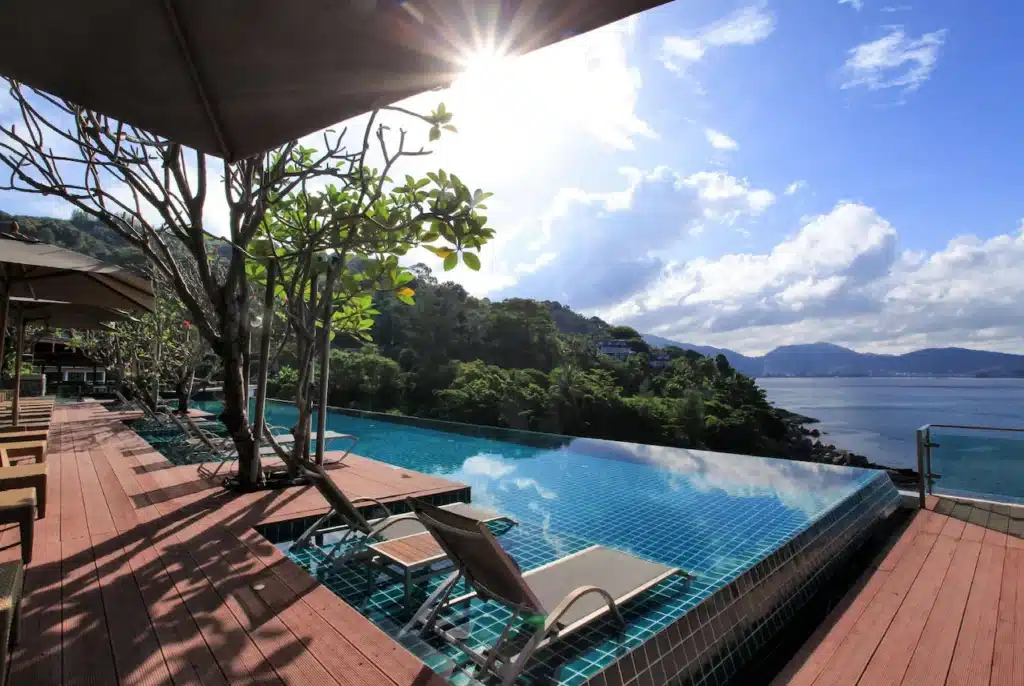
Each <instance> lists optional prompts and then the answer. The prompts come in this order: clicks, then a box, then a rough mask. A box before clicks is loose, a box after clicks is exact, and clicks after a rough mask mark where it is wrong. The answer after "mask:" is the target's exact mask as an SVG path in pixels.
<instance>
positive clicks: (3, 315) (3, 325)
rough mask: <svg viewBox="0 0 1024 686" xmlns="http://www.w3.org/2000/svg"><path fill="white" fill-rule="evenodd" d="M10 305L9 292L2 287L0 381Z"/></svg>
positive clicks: (2, 376)
mask: <svg viewBox="0 0 1024 686" xmlns="http://www.w3.org/2000/svg"><path fill="white" fill-rule="evenodd" d="M10 306H11V292H10V291H9V290H8V289H7V288H4V294H3V297H2V298H0V381H3V378H4V345H6V344H7V312H8V310H9V309H10Z"/></svg>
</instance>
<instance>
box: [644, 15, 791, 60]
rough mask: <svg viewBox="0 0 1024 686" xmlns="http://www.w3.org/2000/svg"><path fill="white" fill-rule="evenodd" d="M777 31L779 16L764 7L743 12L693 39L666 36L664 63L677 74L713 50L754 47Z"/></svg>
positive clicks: (663, 46)
mask: <svg viewBox="0 0 1024 686" xmlns="http://www.w3.org/2000/svg"><path fill="white" fill-rule="evenodd" d="M774 30H775V17H774V16H773V15H772V14H771V13H770V12H768V11H767V10H766V9H764V8H763V7H760V6H753V5H752V6H750V7H744V8H742V9H739V10H737V11H735V12H733V13H732V14H730V15H729V16H727V17H725V18H724V19H721V20H719V21H716V22H714V23H713V24H709V25H707V26H705V27H703V28H701V29H700V30H698V31H697V32H696V34H695V35H693V36H689V37H683V36H666V37H665V38H664V39H663V40H662V46H661V61H662V64H664V65H665V67H666V68H668V69H670V70H672V71H674V72H682V71H685V69H686V67H687V65H689V64H691V63H693V62H697V61H699V60H701V59H703V57H704V55H705V54H707V52H708V51H709V50H711V49H712V48H720V47H725V46H728V45H754V44H756V43H760V42H761V41H763V40H764V39H765V38H767V37H768V36H770V35H771V34H772V31H774Z"/></svg>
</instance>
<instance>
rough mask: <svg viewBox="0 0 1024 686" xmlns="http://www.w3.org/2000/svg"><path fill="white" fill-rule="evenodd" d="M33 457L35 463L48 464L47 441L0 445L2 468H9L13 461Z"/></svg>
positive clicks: (0, 463) (0, 465)
mask: <svg viewBox="0 0 1024 686" xmlns="http://www.w3.org/2000/svg"><path fill="white" fill-rule="evenodd" d="M25 457H31V458H32V459H33V461H34V462H36V463H40V462H46V441H17V442H14V443H0V467H8V466H10V465H11V463H12V461H13V460H17V459H19V458H25Z"/></svg>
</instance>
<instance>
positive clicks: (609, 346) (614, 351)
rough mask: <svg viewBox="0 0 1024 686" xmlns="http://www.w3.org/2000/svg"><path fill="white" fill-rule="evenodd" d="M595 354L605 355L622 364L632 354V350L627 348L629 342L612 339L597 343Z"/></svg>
mask: <svg viewBox="0 0 1024 686" xmlns="http://www.w3.org/2000/svg"><path fill="white" fill-rule="evenodd" d="M597 352H599V353H601V354H602V355H607V356H608V357H610V358H612V359H613V360H618V361H619V362H624V361H625V360H626V359H627V358H629V356H630V355H632V354H633V349H632V348H631V347H630V346H629V341H625V340H622V339H612V340H607V341H598V342H597Z"/></svg>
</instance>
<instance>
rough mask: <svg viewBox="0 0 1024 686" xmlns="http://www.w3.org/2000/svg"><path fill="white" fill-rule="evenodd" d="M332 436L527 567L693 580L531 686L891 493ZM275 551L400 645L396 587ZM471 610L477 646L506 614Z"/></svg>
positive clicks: (402, 429)
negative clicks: (620, 560) (413, 477)
mask: <svg viewBox="0 0 1024 686" xmlns="http://www.w3.org/2000/svg"><path fill="white" fill-rule="evenodd" d="M207 409H209V408H207ZM296 417H297V411H296V409H295V408H294V406H291V405H286V404H282V403H269V404H268V421H269V422H270V423H272V424H277V425H282V426H289V425H290V424H291V423H293V422H294V421H295V418H296ZM327 427H328V428H329V429H333V430H335V431H339V432H343V433H350V434H354V435H356V436H358V437H359V443H358V445H357V446H356V447H355V449H354V451H353V452H355V453H356V454H359V455H362V456H365V457H369V458H372V459H376V460H380V461H383V462H387V463H389V464H393V465H396V466H400V467H403V468H407V469H411V470H415V471H419V472H423V473H427V474H435V475H439V476H443V477H446V478H448V479H452V480H455V481H459V482H462V483H465V484H467V485H469V486H470V487H471V489H472V501H473V503H474V504H476V505H480V506H483V507H487V508H491V509H494V510H496V511H499V512H501V513H504V514H507V515H510V516H511V517H513V518H515V519H516V520H518V521H519V522H520V526H519V527H516V528H514V529H512V530H511V531H509V532H508V533H505V534H504V535H502V537H501V538H500V540H501V542H502V545H503V546H504V547H505V548H506V549H507V550H508V551H509V552H510V554H511V555H512V556H513V557H514V558H515V559H516V560H517V562H518V563H519V564H520V566H521V567H522V568H523V569H531V568H534V567H537V566H539V565H542V564H545V563H547V562H550V561H553V560H555V559H558V558H560V557H563V556H565V555H568V554H570V553H573V552H575V551H577V550H581V549H583V548H585V547H588V546H590V545H594V544H600V545H605V546H610V547H614V548H617V549H619V550H624V551H627V552H630V553H632V554H634V555H637V556H640V557H644V558H648V559H651V560H655V561H657V562H661V563H665V564H668V565H673V566H678V567H680V568H682V569H684V570H686V571H688V572H690V573H692V574H695V575H696V580H695V581H693V582H692V583H689V584H688V583H686V582H684V581H683V580H681V579H679V580H672V581H669V582H666V583H665V584H662V585H661V586H659V587H658V589H656V590H655V591H654V592H652V593H651V594H649V595H648V597H646V598H644V599H643V600H642V601H641V602H639V603H634V604H632V605H631V606H630V607H629V608H628V611H627V613H626V614H627V622H628V627H627V629H626V631H625V632H624V633H622V634H619V633H618V632H616V631H614V630H612V627H611V626H599V627H597V628H596V629H595V631H594V632H590V633H589V635H586V636H583V637H581V638H580V639H579V640H578V641H574V642H573V643H572V644H571V645H570V646H569V649H568V651H566V650H565V649H563V650H562V651H559V652H558V653H557V654H552V655H549V656H546V657H545V656H542V657H541V659H539V660H538V663H537V664H536V665H535V666H534V667H533V668H531V670H530V671H529V673H528V674H527V677H528V679H529V680H530V681H533V682H534V683H552V682H553V683H560V684H578V683H582V682H583V681H584V680H585V679H586V678H588V677H590V676H592V675H593V674H595V673H596V672H597V671H599V670H600V669H601V668H602V667H604V666H607V665H608V664H609V663H610V662H612V661H614V660H615V659H616V657H617V656H619V655H621V654H622V653H623V651H624V650H628V649H631V648H635V647H636V646H638V645H640V644H641V643H643V642H644V641H646V640H649V639H650V638H651V637H652V636H654V634H655V633H657V632H658V631H659V630H661V629H663V628H665V627H666V626H668V625H669V624H671V623H672V622H673V621H675V620H676V619H678V618H679V617H681V616H683V615H684V614H685V613H686V612H687V611H689V610H690V609H692V608H693V607H695V606H696V605H697V604H698V603H700V602H701V601H702V600H703V599H706V598H708V597H709V596H711V595H712V594H713V593H715V592H716V591H718V590H719V589H722V588H723V587H725V586H726V585H727V584H729V583H730V582H732V581H734V580H736V579H737V578H738V577H739V576H740V575H741V574H743V573H744V572H746V571H747V570H750V569H751V568H752V567H753V566H754V565H755V564H757V563H758V562H760V561H762V560H764V559H765V558H766V557H768V556H770V555H772V554H773V553H775V552H776V551H779V550H780V548H782V547H783V546H785V545H786V544H787V543H788V542H790V541H791V540H793V539H794V537H796V536H797V535H799V534H801V533H802V532H805V531H807V530H808V528H809V527H811V526H812V525H813V524H814V523H815V522H817V521H818V520H820V519H822V518H823V517H825V516H827V515H828V514H829V513H830V512H833V511H834V510H835V509H836V508H837V507H838V506H839V505H840V504H842V503H849V502H850V501H851V499H855V498H857V497H861V496H859V495H858V494H862V493H863V492H866V491H868V490H871V491H872V492H873V493H876V492H877V493H878V494H879V495H878V496H877V497H882V498H888V499H890V500H892V499H893V498H895V497H896V495H895V494H896V491H895V489H893V488H892V486H891V484H888V478H887V477H886V476H885V474H884V473H881V472H877V471H871V470H861V469H854V468H847V467H837V466H833V465H822V464H811V463H800V462H791V461H786V460H776V459H769V458H758V457H748V456H741V455H731V454H724V453H713V452H706V451H697V450H685V449H679V448H668V447H660V446H650V445H638V444H629V443H617V442H611V441H599V440H593V439H575V438H571V437H565V436H548V435H542V434H531V433H527V432H512V431H504V430H497V431H495V430H488V431H487V433H490V434H493V435H492V436H476V435H469V434H472V433H474V432H475V431H476V430H475V429H472V428H468V427H459V426H454V425H448V426H445V425H444V424H441V423H437V424H436V427H438V428H433V427H431V428H428V427H427V426H416V425H410V424H406V423H396V422H395V421H393V420H392V419H390V418H388V417H387V416H381V415H377V416H372V415H368V414H364V415H363V416H351V415H349V414H343V413H340V412H330V413H329V414H328V417H327ZM442 428H444V429H448V430H440V429H442ZM462 431H465V432H466V433H461V432H462ZM494 436H501V439H498V438H496V437H494ZM882 480H884V481H885V482H886V484H888V487H887V488H885V489H883V488H881V486H882V483H881V482H882ZM352 495H353V496H356V495H359V494H352ZM872 497H876V496H872ZM280 547H281V549H282V550H284V551H285V552H286V553H287V554H289V555H291V557H293V559H295V560H296V561H297V562H298V563H299V564H300V565H302V566H303V567H305V568H306V569H308V570H310V571H311V572H312V573H314V574H318V575H319V576H320V578H321V579H322V580H323V581H324V583H325V584H327V585H328V586H329V587H331V588H332V589H333V590H334V591H335V592H336V593H338V594H339V595H341V596H342V597H343V598H345V599H346V601H347V602H349V603H350V604H352V605H353V606H355V607H357V608H358V609H360V610H361V611H362V612H363V613H364V614H366V615H367V616H368V617H370V619H372V620H373V621H374V622H375V623H377V624H378V625H379V626H381V627H382V628H383V629H384V630H385V631H387V632H388V633H390V634H392V635H397V630H398V629H399V628H400V627H401V625H402V624H403V623H404V621H405V620H406V619H407V618H408V613H407V611H406V609H405V607H404V604H403V603H402V602H400V601H401V592H400V587H398V586H388V585H382V586H378V587H377V589H376V591H375V592H373V593H371V594H368V592H367V587H366V583H365V576H364V575H363V574H362V573H361V572H358V573H357V572H355V571H349V572H342V573H331V574H326V575H325V573H324V570H322V569H319V567H318V563H317V559H316V553H310V552H309V551H302V552H298V553H294V554H293V553H290V552H289V550H288V549H289V545H288V543H287V542H281V543H280ZM426 590H427V589H422V591H421V595H425V593H426ZM476 609H477V612H478V613H479V614H480V617H479V619H478V620H477V622H476V624H475V626H476V628H475V629H474V630H473V637H474V639H476V638H480V640H481V641H486V640H487V639H488V638H490V637H491V635H492V634H493V632H494V630H495V627H500V622H501V621H503V614H502V612H503V611H502V610H500V609H496V608H491V607H480V608H476ZM608 624H609V625H610V624H611V622H610V621H608ZM478 632H479V636H478ZM407 645H408V646H409V647H410V648H411V649H412V650H413V651H414V652H415V653H417V654H418V655H419V656H420V657H421V658H422V659H424V661H425V662H427V663H428V664H429V665H430V666H431V667H432V668H434V669H435V670H437V671H439V672H441V673H443V674H445V675H446V676H448V677H449V678H450V679H451V680H452V681H453V683H456V684H458V683H460V682H465V681H468V677H467V676H466V673H465V670H464V669H462V668H463V667H464V666H465V665H461V664H459V662H458V659H457V656H456V655H454V654H453V653H451V652H450V651H449V650H447V649H444V648H442V647H440V646H438V645H436V644H427V643H424V642H422V641H416V640H413V641H412V642H408V641H407ZM708 683H710V682H708Z"/></svg>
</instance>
